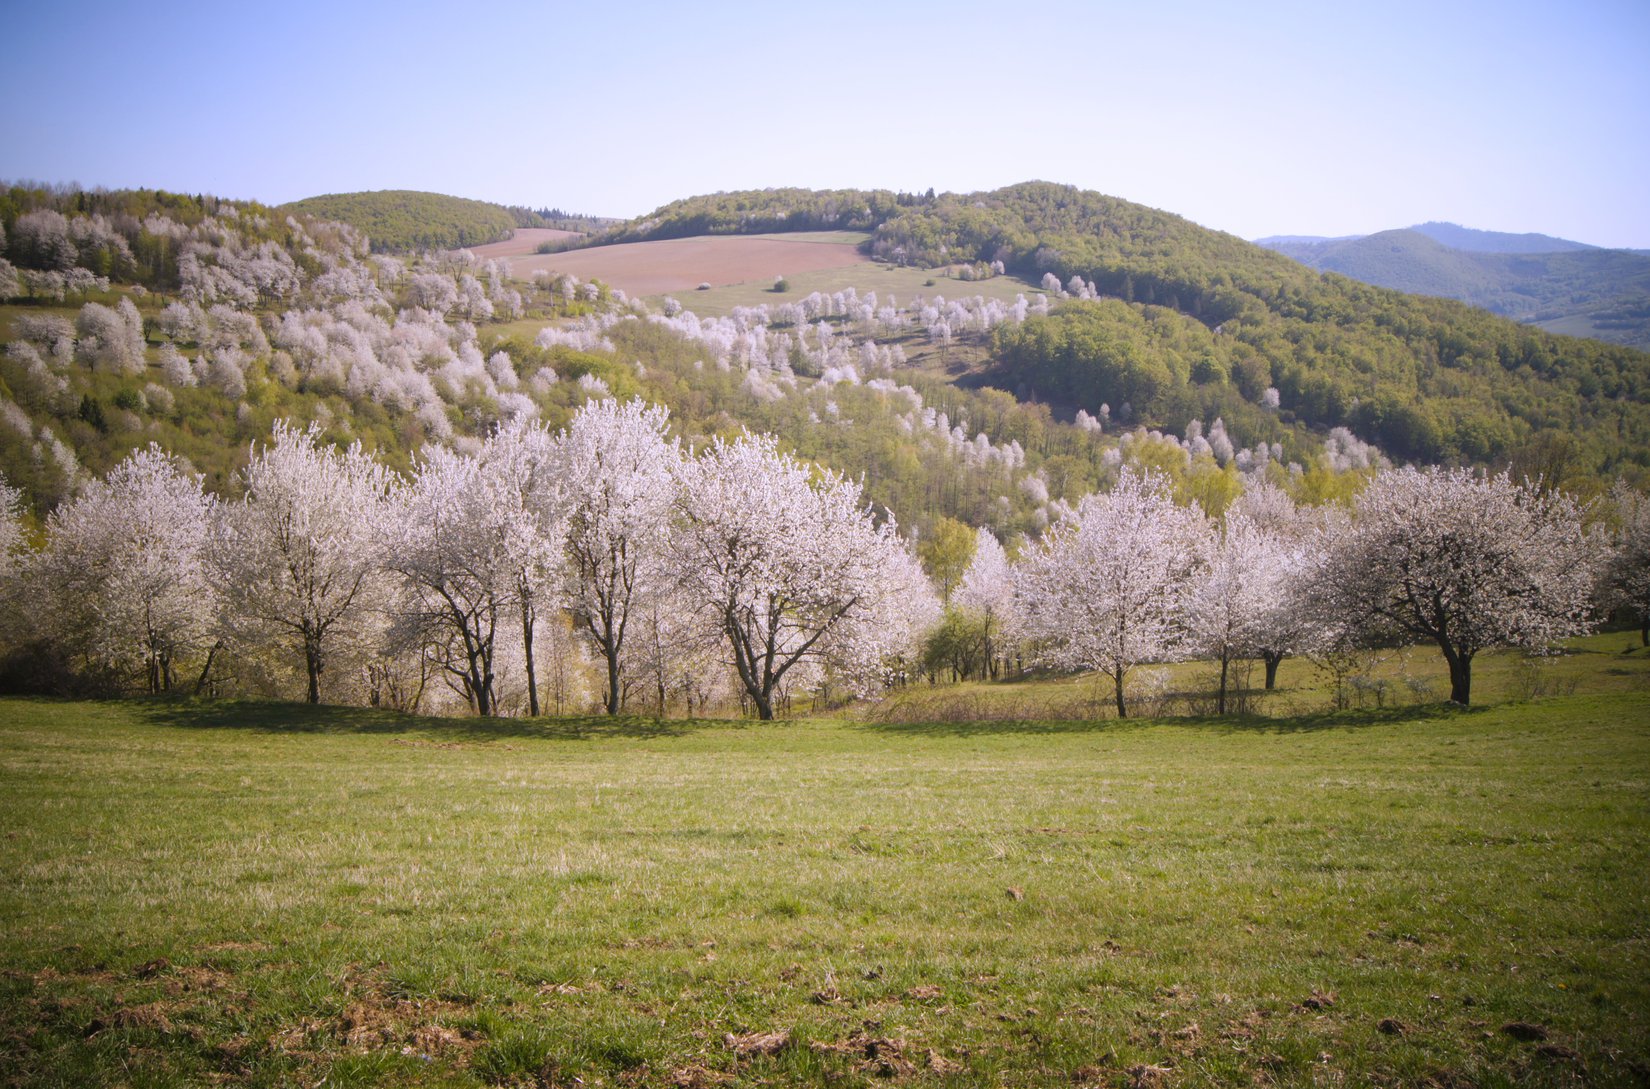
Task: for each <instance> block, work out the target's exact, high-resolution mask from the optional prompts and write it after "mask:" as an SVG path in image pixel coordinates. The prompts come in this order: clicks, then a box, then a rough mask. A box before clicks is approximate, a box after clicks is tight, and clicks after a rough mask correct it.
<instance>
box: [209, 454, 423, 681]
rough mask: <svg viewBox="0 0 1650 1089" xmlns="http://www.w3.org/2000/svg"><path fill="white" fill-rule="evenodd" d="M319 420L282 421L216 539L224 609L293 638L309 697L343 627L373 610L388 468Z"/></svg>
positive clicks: (226, 511) (255, 635) (252, 629)
mask: <svg viewBox="0 0 1650 1089" xmlns="http://www.w3.org/2000/svg"><path fill="white" fill-rule="evenodd" d="M318 440H319V432H318V430H317V429H316V428H314V427H311V428H310V429H309V430H307V431H299V430H297V429H295V428H293V427H291V426H290V425H288V424H286V423H284V422H278V423H276V425H275V432H274V435H273V437H272V441H271V442H270V443H269V444H268V445H266V446H264V447H263V448H261V449H255V450H254V452H253V456H252V462H251V464H249V465H248V466H247V467H246V469H245V470H244V471H243V472H242V479H243V481H244V483H245V485H246V496H245V498H243V499H242V500H241V501H240V502H238V503H231V504H228V505H227V506H225V507H223V508H222V517H221V518H219V520H218V524H217V529H216V533H215V535H214V538H213V542H212V556H213V564H214V567H215V568H216V569H217V571H218V578H219V581H220V584H221V586H222V588H223V593H224V596H225V599H226V606H227V608H226V611H227V612H228V614H229V615H230V616H231V617H232V618H233V619H234V621H235V622H236V624H237V625H239V626H241V627H242V628H243V630H244V634H246V635H247V636H248V637H249V638H250V639H252V640H255V641H268V640H279V639H285V640H290V642H291V644H292V645H293V646H294V648H295V649H297V650H298V651H299V652H300V653H301V654H302V655H303V659H304V670H305V673H306V675H307V677H308V682H309V692H308V698H309V702H311V703H319V702H320V701H321V677H322V674H323V673H324V672H325V671H326V665H327V659H328V655H329V653H330V652H331V650H332V647H333V645H334V642H335V640H336V639H337V638H338V634H339V632H340V631H349V630H352V629H356V628H358V626H359V623H360V621H362V620H363V619H364V614H365V613H366V612H367V611H368V608H367V607H368V605H369V603H371V602H370V601H369V599H370V598H371V596H372V594H371V591H372V590H373V589H374V578H375V576H376V575H377V574H378V573H379V571H380V566H379V553H378V549H377V547H376V546H377V544H378V531H379V530H378V527H379V524H380V520H381V518H382V516H383V511H384V504H385V499H386V497H387V494H388V491H389V485H390V478H389V474H388V473H387V472H386V471H385V469H384V467H383V466H381V465H379V464H377V463H376V462H374V461H373V460H372V459H371V458H370V457H368V456H367V454H366V453H365V452H364V451H363V450H362V449H361V447H360V445H359V444H357V445H355V446H352V447H350V448H349V450H348V451H338V450H335V449H332V448H329V447H324V446H322V445H320V443H319V441H318Z"/></svg>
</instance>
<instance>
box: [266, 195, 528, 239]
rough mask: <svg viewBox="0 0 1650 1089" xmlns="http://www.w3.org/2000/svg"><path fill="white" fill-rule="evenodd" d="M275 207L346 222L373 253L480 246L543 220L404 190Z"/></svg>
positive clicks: (460, 199) (483, 203)
mask: <svg viewBox="0 0 1650 1089" xmlns="http://www.w3.org/2000/svg"><path fill="white" fill-rule="evenodd" d="M276 210H277V211H278V212H281V213H282V214H285V213H288V212H292V213H296V214H299V215H306V216H311V217H314V218H315V219H325V220H336V221H337V222H340V223H348V224H349V225H350V226H351V227H354V228H355V229H356V230H358V231H360V232H362V233H363V234H365V235H366V236H367V238H368V239H370V240H371V244H372V250H373V252H374V253H412V252H416V251H418V250H443V249H456V248H457V247H459V246H479V245H482V244H483V243H486V242H497V241H499V240H500V239H503V238H508V237H509V236H510V232H511V231H513V230H515V229H516V228H517V227H532V226H545V225H546V224H543V223H540V222H532V221H525V219H526V217H524V216H523V215H520V214H518V212H513V211H512V210H511V209H509V208H505V207H503V206H502V205H498V204H489V203H487V202H486V201H481V200H466V199H465V198H463V197H448V196H443V195H441V194H439V193H418V192H413V191H411V190H406V189H385V190H381V191H378V192H372V193H332V194H329V195H327V196H321V197H307V198H305V199H304V200H298V201H293V202H292V203H291V204H283V205H282V206H281V207H280V208H278V209H276ZM526 211H527V210H526V209H520V210H519V212H520V213H526ZM527 215H528V216H531V215H532V213H527ZM534 218H535V219H536V216H535V217H534Z"/></svg>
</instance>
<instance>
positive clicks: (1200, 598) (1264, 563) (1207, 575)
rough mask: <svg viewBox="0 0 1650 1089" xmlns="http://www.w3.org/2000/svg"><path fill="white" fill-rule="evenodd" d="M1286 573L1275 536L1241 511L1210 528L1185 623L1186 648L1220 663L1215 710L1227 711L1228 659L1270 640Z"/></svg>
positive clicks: (1260, 647)
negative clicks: (1209, 539)
mask: <svg viewBox="0 0 1650 1089" xmlns="http://www.w3.org/2000/svg"><path fill="white" fill-rule="evenodd" d="M1289 574H1290V571H1289V567H1288V563H1287V558H1286V556H1285V554H1284V551H1283V549H1282V548H1281V547H1280V542H1279V541H1278V539H1277V538H1275V537H1273V536H1272V535H1270V534H1268V533H1265V532H1264V531H1262V530H1261V528H1260V527H1259V526H1258V525H1256V524H1255V523H1254V522H1251V521H1250V520H1249V519H1248V518H1246V517H1244V516H1243V515H1242V514H1240V513H1237V512H1229V513H1228V514H1227V516H1226V521H1225V524H1224V525H1222V526H1218V527H1216V528H1215V529H1214V531H1213V534H1212V540H1211V541H1210V542H1209V545H1208V549H1207V553H1206V563H1205V564H1204V566H1203V568H1202V569H1201V570H1200V571H1199V573H1198V575H1197V579H1196V581H1195V582H1194V583H1193V585H1192V589H1191V593H1190V594H1189V595H1188V597H1187V601H1186V616H1185V622H1186V634H1187V639H1188V644H1189V646H1190V648H1191V649H1192V650H1193V651H1194V652H1196V653H1200V654H1204V655H1208V656H1209V657H1212V658H1214V659H1215V660H1216V661H1218V662H1219V663H1220V687H1219V690H1218V692H1217V694H1216V696H1215V713H1216V714H1222V715H1224V714H1225V713H1226V691H1227V679H1228V675H1229V673H1230V670H1231V664H1232V661H1233V660H1234V659H1236V658H1241V657H1247V656H1249V655H1251V654H1255V653H1258V652H1259V651H1260V650H1262V649H1263V648H1264V647H1265V646H1266V644H1268V643H1269V642H1271V641H1272V640H1271V639H1270V638H1269V637H1270V636H1272V635H1273V633H1274V632H1275V631H1276V626H1275V624H1274V623H1273V615H1272V614H1273V610H1274V608H1275V607H1276V605H1277V603H1278V602H1279V601H1280V600H1281V599H1282V598H1283V597H1284V595H1285V593H1286V591H1287V582H1288V578H1289ZM1270 672H1271V671H1270V669H1269V670H1268V674H1269V675H1270Z"/></svg>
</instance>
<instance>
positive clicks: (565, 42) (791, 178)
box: [0, 0, 1650, 248]
mask: <svg viewBox="0 0 1650 1089" xmlns="http://www.w3.org/2000/svg"><path fill="white" fill-rule="evenodd" d="M4 14H5V19H4V25H5V27H6V38H7V42H6V47H5V56H6V61H5V64H4V65H0V101H3V102H4V103H5V105H4V109H3V115H0V178H5V179H10V180H16V179H32V180H41V181H48V182H67V181H74V182H79V183H80V184H82V185H86V186H94V185H103V186H109V187H120V186H144V187H159V188H164V189H173V190H183V191H189V192H201V191H205V192H214V193H218V194H220V195H222V196H227V197H239V198H255V199H258V200H262V201H265V202H268V203H280V202H282V201H287V200H294V199H297V198H300V197H305V196H311V195H315V194H319V193H332V192H347V191H351V190H357V189H425V190H431V191H435V192H443V193H452V194H456V195H459V196H467V197H477V198H481V199H485V200H496V201H500V202H503V203H519V204H528V205H532V206H535V207H537V206H559V207H561V208H564V209H567V210H569V211H577V212H589V213H595V214H602V215H616V216H630V215H637V214H640V213H643V212H646V211H650V210H652V209H653V208H655V207H657V206H658V205H660V204H663V203H665V202H667V201H670V200H673V199H676V198H678V197H684V196H691V195H694V194H698V193H706V192H713V191H716V190H726V189H750V188H763V187H766V186H781V185H797V186H804V187H809V188H828V187H829V188H834V187H848V186H851V187H865V188H890V189H905V190H924V189H928V188H929V187H933V188H935V189H937V190H941V191H944V190H953V191H957V192H968V191H972V190H979V189H989V188H995V187H997V186H1001V185H1006V184H1009V183H1012V182H1016V181H1024V180H1026V179H1030V178H1041V179H1046V180H1049V181H1057V182H1067V183H1071V184H1074V185H1079V186H1082V187H1084V188H1089V189H1097V190H1100V191H1102V192H1105V193H1109V194H1112V195H1115V196H1119V197H1123V198H1125V199H1128V200H1133V201H1139V202H1141V203H1143V204H1149V205H1152V206H1154V207H1158V208H1163V209H1166V210H1168V211H1171V212H1176V213H1179V214H1181V215H1184V216H1187V217H1189V218H1191V219H1193V220H1196V221H1197V222H1199V223H1202V224H1204V225H1206V226H1210V227H1215V228H1218V229H1220V230H1225V231H1230V232H1232V233H1234V234H1238V235H1242V236H1244V237H1247V238H1254V237H1259V236H1262V235H1269V234H1325V235H1340V234H1359V233H1367V232H1370V231H1375V230H1381V229H1385V228H1388V227H1400V226H1407V225H1410V224H1414V223H1419V222H1422V221H1425V220H1429V219H1440V220H1450V221H1454V222H1457V223H1462V224H1465V225H1467V226H1471V227H1479V228H1484V229H1489V230H1503V231H1520V232H1521V231H1539V232H1543V233H1546V234H1554V235H1560V236H1563V237H1567V238H1574V239H1578V240H1580V241H1583V242H1592V243H1595V244H1599V245H1609V246H1632V247H1642V248H1650V3H1647V2H1646V0H1572V2H1570V3H1558V2H1556V0H1554V2H1549V3H1531V2H1522V0H1505V2H1500V3H1454V2H1450V0H1436V2H1419V3H1418V2H1411V0H1392V2H1384V3H1352V4H1339V3H1334V2H1333V0H1317V2H1312V3H1287V2H1278V3H1274V2H1270V0H1251V2H1249V3H1232V2H1229V0H1210V2H1175V0H1160V2H1155V3H1154V2H1148V0H1122V2H1111V0H1107V2H1095V3H1085V2H1083V0H1068V2H1065V3H1048V4H1035V5H1024V6H1021V5H1015V4H1007V3H1002V2H1001V0H997V2H995V3H990V4H983V3H972V2H969V0H956V2H949V3H931V2H926V0H917V2H910V3H904V2H900V0H882V2H878V3H864V2H861V0H831V2H825V3H790V2H787V0H767V2H764V3H749V4H746V3H712V4H709V5H705V4H687V3H677V4H664V3H623V2H622V0H609V2H605V3H604V2H602V0H579V2H576V3H563V2H554V3H527V2H511V3H487V2H484V0H477V2H474V3H462V2H459V0H452V2H449V3H421V2H407V3H385V4H366V3H351V2H349V0H332V2H329V3H312V2H308V0H296V2H291V3H274V4H266V5H253V4H239V3H211V4H206V3H167V2H165V0H146V2H144V3H99V2H95V0H94V2H80V3H70V4H64V5H52V4H37V3H26V2H23V0H7V2H6V3H5V4H4Z"/></svg>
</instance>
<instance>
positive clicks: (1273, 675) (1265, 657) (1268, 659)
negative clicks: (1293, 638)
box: [1260, 650, 1283, 692]
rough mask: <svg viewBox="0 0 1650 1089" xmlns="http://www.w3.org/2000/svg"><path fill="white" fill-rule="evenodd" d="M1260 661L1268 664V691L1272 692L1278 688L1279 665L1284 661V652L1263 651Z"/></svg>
mask: <svg viewBox="0 0 1650 1089" xmlns="http://www.w3.org/2000/svg"><path fill="white" fill-rule="evenodd" d="M1260 660H1261V661H1262V662H1265V663H1266V690H1267V691H1268V692H1270V691H1272V690H1273V689H1274V688H1276V687H1277V686H1278V663H1279V662H1281V661H1283V651H1281V650H1263V651H1261V652H1260Z"/></svg>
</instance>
